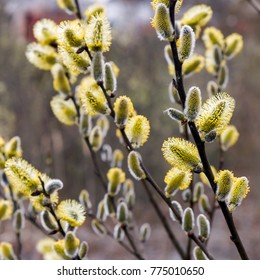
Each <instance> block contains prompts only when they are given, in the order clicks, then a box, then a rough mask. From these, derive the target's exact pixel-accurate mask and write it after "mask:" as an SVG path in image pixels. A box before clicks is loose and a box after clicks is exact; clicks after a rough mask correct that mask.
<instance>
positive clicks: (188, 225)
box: [182, 207, 194, 232]
mask: <svg viewBox="0 0 260 280" xmlns="http://www.w3.org/2000/svg"><path fill="white" fill-rule="evenodd" d="M193 228H194V213H193V210H192V209H191V208H189V207H188V208H186V209H185V210H184V212H183V217H182V229H183V230H184V231H186V232H191V231H192V230H193Z"/></svg>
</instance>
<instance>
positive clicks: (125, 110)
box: [114, 95, 134, 128]
mask: <svg viewBox="0 0 260 280" xmlns="http://www.w3.org/2000/svg"><path fill="white" fill-rule="evenodd" d="M114 111H115V123H116V125H117V126H118V127H119V128H123V127H125V125H126V124H127V121H128V119H129V117H130V116H131V115H133V114H134V106H133V103H132V101H131V99H130V98H129V97H127V96H125V95H124V96H119V97H118V98H117V99H116V101H115V103H114Z"/></svg>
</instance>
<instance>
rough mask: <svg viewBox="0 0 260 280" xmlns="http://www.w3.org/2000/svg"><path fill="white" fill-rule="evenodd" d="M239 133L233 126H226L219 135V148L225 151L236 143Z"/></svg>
mask: <svg viewBox="0 0 260 280" xmlns="http://www.w3.org/2000/svg"><path fill="white" fill-rule="evenodd" d="M238 138H239V132H238V130H237V128H236V127H235V126H234V125H228V126H227V127H226V129H225V130H223V132H222V133H221V134H220V142H221V148H222V149H223V151H227V150H228V149H230V148H231V147H232V146H234V145H235V144H236V143H237V140H238Z"/></svg>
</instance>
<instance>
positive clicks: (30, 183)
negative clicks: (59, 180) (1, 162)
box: [5, 158, 41, 195]
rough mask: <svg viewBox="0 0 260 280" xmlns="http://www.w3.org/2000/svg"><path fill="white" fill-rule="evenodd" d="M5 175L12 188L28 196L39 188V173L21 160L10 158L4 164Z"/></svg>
mask: <svg viewBox="0 0 260 280" xmlns="http://www.w3.org/2000/svg"><path fill="white" fill-rule="evenodd" d="M5 173H6V176H7V177H8V180H9V181H10V183H11V184H12V186H13V187H14V188H15V189H16V190H17V191H19V192H21V193H23V194H25V195H29V194H31V193H33V192H34V191H36V190H37V189H38V187H39V186H41V181H40V179H39V176H41V174H40V172H39V171H38V170H36V169H35V168H34V167H33V166H32V165H30V164H29V163H28V162H27V161H25V160H23V159H21V158H11V159H9V160H8V161H7V162H6V164H5Z"/></svg>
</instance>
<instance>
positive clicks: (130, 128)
mask: <svg viewBox="0 0 260 280" xmlns="http://www.w3.org/2000/svg"><path fill="white" fill-rule="evenodd" d="M125 133H126V135H127V137H128V139H129V141H130V142H131V144H132V145H133V147H135V148H139V147H141V146H143V145H144V143H145V142H146V141H147V140H148V137H149V133H150V123H149V121H148V119H147V118H146V117H144V116H141V115H137V116H133V117H132V118H130V120H129V121H128V122H127V124H126V127H125Z"/></svg>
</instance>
